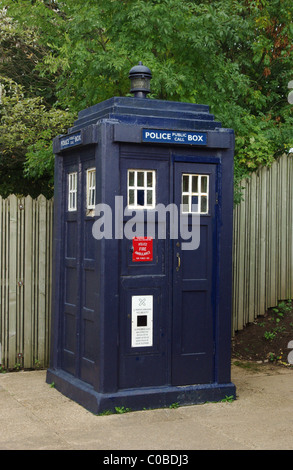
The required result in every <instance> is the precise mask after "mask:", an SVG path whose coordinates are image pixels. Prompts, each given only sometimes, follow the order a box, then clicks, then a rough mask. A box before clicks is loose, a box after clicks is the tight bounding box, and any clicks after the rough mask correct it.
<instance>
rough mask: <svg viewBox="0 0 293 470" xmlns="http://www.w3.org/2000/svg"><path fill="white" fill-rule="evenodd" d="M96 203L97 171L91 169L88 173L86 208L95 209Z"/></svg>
mask: <svg viewBox="0 0 293 470" xmlns="http://www.w3.org/2000/svg"><path fill="white" fill-rule="evenodd" d="M95 202H96V169H95V168H89V169H88V170H87V172H86V207H87V209H94V208H95Z"/></svg>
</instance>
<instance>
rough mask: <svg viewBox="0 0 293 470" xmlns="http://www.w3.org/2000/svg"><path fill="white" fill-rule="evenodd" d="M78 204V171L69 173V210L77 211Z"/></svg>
mask: <svg viewBox="0 0 293 470" xmlns="http://www.w3.org/2000/svg"><path fill="white" fill-rule="evenodd" d="M76 205H77V172H76V171H75V172H74V173H69V174H68V210H69V211H71V212H72V211H76Z"/></svg>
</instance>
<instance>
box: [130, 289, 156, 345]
mask: <svg viewBox="0 0 293 470" xmlns="http://www.w3.org/2000/svg"><path fill="white" fill-rule="evenodd" d="M152 345H153V296H152V295H133V296H132V302H131V347H132V348H139V347H146V346H152Z"/></svg>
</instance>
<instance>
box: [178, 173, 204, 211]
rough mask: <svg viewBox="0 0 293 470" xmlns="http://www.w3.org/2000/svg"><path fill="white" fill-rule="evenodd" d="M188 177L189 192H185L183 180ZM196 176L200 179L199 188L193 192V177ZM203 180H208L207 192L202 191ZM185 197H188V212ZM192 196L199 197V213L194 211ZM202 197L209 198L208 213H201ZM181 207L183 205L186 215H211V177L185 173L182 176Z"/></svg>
mask: <svg viewBox="0 0 293 470" xmlns="http://www.w3.org/2000/svg"><path fill="white" fill-rule="evenodd" d="M185 176H188V191H183V178H184V177H185ZM193 176H196V177H197V178H198V187H197V191H196V192H194V191H192V177H193ZM202 178H207V190H206V191H202V190H201V186H202V184H201V182H202ZM183 196H188V211H186V210H184V206H185V204H183ZM192 196H197V197H198V204H197V211H194V210H192ZM202 196H204V197H206V198H207V205H206V211H204V212H202V211H201V198H202ZM181 205H182V213H184V214H203V215H204V214H206V215H207V214H208V213H209V175H199V174H193V173H183V174H182V188H181Z"/></svg>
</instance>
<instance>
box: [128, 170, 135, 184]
mask: <svg viewBox="0 0 293 470" xmlns="http://www.w3.org/2000/svg"><path fill="white" fill-rule="evenodd" d="M128 175H129V176H128V178H129V179H128V181H129V186H134V171H130V172H129V174H128Z"/></svg>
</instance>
